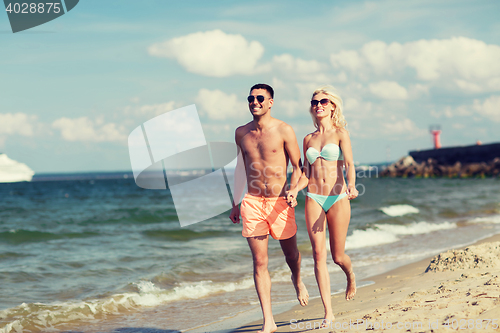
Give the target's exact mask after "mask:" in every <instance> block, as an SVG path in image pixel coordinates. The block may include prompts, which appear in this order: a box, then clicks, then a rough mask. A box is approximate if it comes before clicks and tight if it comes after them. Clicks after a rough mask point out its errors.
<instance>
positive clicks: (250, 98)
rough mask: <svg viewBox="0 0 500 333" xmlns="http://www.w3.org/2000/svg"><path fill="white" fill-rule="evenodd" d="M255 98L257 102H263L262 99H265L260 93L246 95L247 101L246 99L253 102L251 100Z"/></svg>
mask: <svg viewBox="0 0 500 333" xmlns="http://www.w3.org/2000/svg"><path fill="white" fill-rule="evenodd" d="M255 98H257V101H258V102H259V103H262V102H264V101H265V99H266V98H265V97H264V96H262V95H257V96H251V95H250V96H248V97H247V101H248V103H253V101H254V99H255Z"/></svg>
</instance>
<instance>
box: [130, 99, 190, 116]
mask: <svg viewBox="0 0 500 333" xmlns="http://www.w3.org/2000/svg"><path fill="white" fill-rule="evenodd" d="M176 107H180V105H178V104H177V103H176V102H174V101H170V102H167V103H160V104H150V105H143V106H141V107H139V108H138V109H137V110H136V113H137V114H146V115H152V116H158V115H160V114H163V113H165V112H168V111H172V110H173V109H175V108H176Z"/></svg>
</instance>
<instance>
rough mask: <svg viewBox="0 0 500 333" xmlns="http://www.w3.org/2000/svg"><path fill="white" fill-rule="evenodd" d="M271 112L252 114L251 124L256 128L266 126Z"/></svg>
mask: <svg viewBox="0 0 500 333" xmlns="http://www.w3.org/2000/svg"><path fill="white" fill-rule="evenodd" d="M271 119H273V118H272V117H271V114H270V113H269V112H268V113H266V114H263V115H262V116H254V117H253V124H254V126H255V128H256V129H258V130H262V129H264V128H266V127H268V126H269V123H270V122H271Z"/></svg>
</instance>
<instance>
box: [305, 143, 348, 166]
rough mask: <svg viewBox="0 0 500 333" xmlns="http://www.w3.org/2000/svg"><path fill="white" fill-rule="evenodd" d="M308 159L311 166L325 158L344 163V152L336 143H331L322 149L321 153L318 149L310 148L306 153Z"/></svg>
mask: <svg viewBox="0 0 500 333" xmlns="http://www.w3.org/2000/svg"><path fill="white" fill-rule="evenodd" d="M306 157H307V160H308V161H309V164H311V165H312V164H313V163H314V162H315V161H316V159H317V158H318V157H323V158H324V159H325V160H327V161H342V160H344V156H343V155H342V150H340V147H339V146H337V145H336V144H335V143H329V144H327V145H325V146H324V147H323V149H321V152H319V151H318V150H317V149H316V148H313V147H309V149H307V151H306Z"/></svg>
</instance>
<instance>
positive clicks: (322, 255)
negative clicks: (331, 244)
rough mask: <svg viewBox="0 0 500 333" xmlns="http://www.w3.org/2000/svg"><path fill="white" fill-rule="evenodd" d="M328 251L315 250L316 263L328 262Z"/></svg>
mask: <svg viewBox="0 0 500 333" xmlns="http://www.w3.org/2000/svg"><path fill="white" fill-rule="evenodd" d="M326 257H327V254H326V249H325V250H324V249H313V258H314V261H315V262H326Z"/></svg>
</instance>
